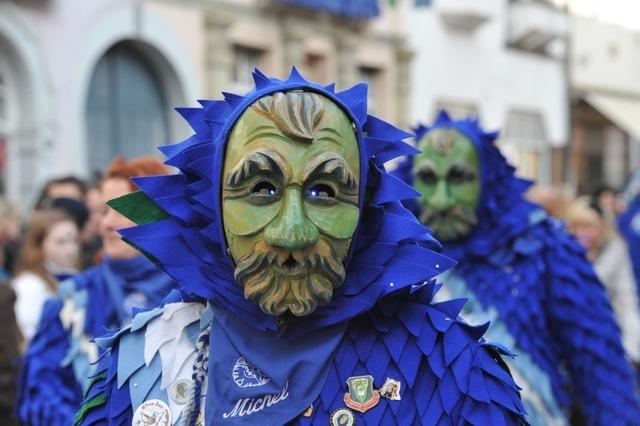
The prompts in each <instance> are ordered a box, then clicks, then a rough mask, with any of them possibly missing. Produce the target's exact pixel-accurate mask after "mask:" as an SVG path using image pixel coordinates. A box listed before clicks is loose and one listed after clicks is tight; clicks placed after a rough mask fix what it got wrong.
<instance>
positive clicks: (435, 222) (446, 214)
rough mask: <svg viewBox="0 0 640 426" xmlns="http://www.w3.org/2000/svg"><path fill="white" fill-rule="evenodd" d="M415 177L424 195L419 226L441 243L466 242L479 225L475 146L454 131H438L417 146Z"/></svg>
mask: <svg viewBox="0 0 640 426" xmlns="http://www.w3.org/2000/svg"><path fill="white" fill-rule="evenodd" d="M418 148H419V149H420V150H421V151H422V153H421V154H420V155H418V156H417V157H416V160H415V163H414V168H413V176H414V182H415V183H414V185H415V188H416V189H417V190H418V191H419V192H420V193H421V194H422V197H420V199H419V200H418V202H419V203H420V205H421V207H422V214H421V215H420V222H422V223H423V224H425V225H427V226H429V227H431V228H432V229H433V232H434V234H435V235H436V237H437V238H439V239H440V240H442V241H455V240H459V239H461V238H464V237H465V236H467V235H468V234H469V232H470V231H471V229H472V228H473V227H474V226H475V225H476V223H477V222H478V220H477V216H476V208H477V204H478V198H479V197H480V170H479V164H478V153H477V151H476V149H475V147H474V145H473V143H472V142H471V141H470V140H469V139H468V138H467V137H465V136H464V135H463V134H461V133H460V132H458V131H456V130H452V129H437V130H433V131H431V132H429V133H427V134H426V135H425V136H424V137H423V138H422V139H420V141H419V142H418Z"/></svg>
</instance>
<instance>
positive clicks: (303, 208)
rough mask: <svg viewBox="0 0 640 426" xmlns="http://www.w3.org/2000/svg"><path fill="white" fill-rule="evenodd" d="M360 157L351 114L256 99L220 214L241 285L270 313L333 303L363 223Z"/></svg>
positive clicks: (310, 97)
mask: <svg viewBox="0 0 640 426" xmlns="http://www.w3.org/2000/svg"><path fill="white" fill-rule="evenodd" d="M359 177H360V159H359V150H358V142H357V139H356V134H355V131H354V129H353V126H352V124H351V121H350V120H349V118H348V116H347V115H346V114H345V113H344V112H343V111H342V110H341V109H340V108H339V107H338V106H337V105H336V104H334V103H333V102H331V101H330V100H328V99H327V98H325V97H323V96H321V95H318V94H314V93H310V92H302V91H291V92H286V93H275V94H273V95H270V96H266V97H264V98H261V99H259V100H257V101H256V102H255V103H254V104H253V105H252V106H251V107H249V108H248V109H247V110H246V111H245V112H244V113H243V114H242V116H241V117H240V118H239V119H238V121H237V122H236V124H235V126H234V128H233V130H232V132H231V134H230V136H229V141H228V143H227V147H226V152H225V159H224V177H223V180H224V187H223V192H222V200H223V203H222V205H223V207H222V216H223V221H224V230H225V236H226V239H227V244H228V247H229V250H230V253H231V256H232V257H233V260H234V262H235V264H236V269H235V277H236V280H237V281H238V283H239V284H240V285H242V286H243V288H244V294H245V297H246V298H247V299H248V300H251V301H253V302H255V303H257V304H258V305H259V306H260V308H261V309H262V310H263V311H264V312H265V313H267V314H271V315H282V314H284V313H285V312H287V311H290V312H291V313H293V314H294V315H297V316H302V315H308V314H310V313H311V312H313V311H314V310H315V309H316V307H317V306H319V305H324V304H327V303H329V301H330V300H331V297H332V295H333V290H334V289H335V288H337V287H339V286H340V285H341V284H342V282H343V281H344V277H345V270H344V265H343V262H344V260H345V258H346V256H347V253H348V251H349V245H350V242H351V238H352V237H353V233H354V232H355V229H356V226H357V223H358V219H359V208H358V191H359V180H360V178H359Z"/></svg>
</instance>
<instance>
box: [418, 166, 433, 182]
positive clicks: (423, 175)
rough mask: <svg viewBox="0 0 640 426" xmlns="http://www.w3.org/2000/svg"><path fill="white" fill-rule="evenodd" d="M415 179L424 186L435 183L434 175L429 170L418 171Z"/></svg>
mask: <svg viewBox="0 0 640 426" xmlns="http://www.w3.org/2000/svg"><path fill="white" fill-rule="evenodd" d="M417 177H418V179H419V180H420V181H421V182H423V183H426V184H432V183H435V181H436V174H435V173H434V172H433V170H431V169H424V170H420V171H418V174H417Z"/></svg>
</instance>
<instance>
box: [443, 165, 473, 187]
mask: <svg viewBox="0 0 640 426" xmlns="http://www.w3.org/2000/svg"><path fill="white" fill-rule="evenodd" d="M448 179H449V181H450V182H453V183H464V182H469V181H472V180H473V179H475V174H474V173H473V172H471V171H469V170H466V169H464V168H463V167H457V166H454V167H452V168H451V170H449V174H448Z"/></svg>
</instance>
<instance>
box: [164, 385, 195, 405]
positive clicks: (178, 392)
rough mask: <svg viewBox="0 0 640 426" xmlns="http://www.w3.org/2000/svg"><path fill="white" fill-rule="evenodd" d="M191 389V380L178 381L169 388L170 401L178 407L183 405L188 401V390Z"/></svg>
mask: <svg viewBox="0 0 640 426" xmlns="http://www.w3.org/2000/svg"><path fill="white" fill-rule="evenodd" d="M190 389H191V380H188V379H180V380H178V381H177V382H176V383H174V385H173V386H171V392H169V395H170V396H171V400H172V401H173V402H175V403H176V404H178V405H184V404H186V403H187V401H188V400H189V390H190Z"/></svg>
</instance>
